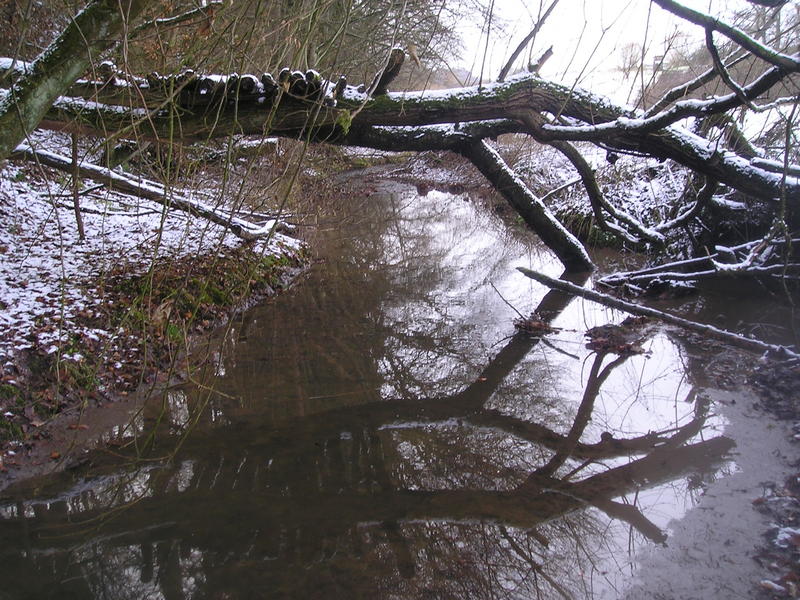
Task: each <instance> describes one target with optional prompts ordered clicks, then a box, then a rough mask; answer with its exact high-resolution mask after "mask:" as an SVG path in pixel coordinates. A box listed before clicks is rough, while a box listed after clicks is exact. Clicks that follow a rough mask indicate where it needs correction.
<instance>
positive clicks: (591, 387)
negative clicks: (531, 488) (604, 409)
mask: <svg viewBox="0 0 800 600" xmlns="http://www.w3.org/2000/svg"><path fill="white" fill-rule="evenodd" d="M604 358H605V354H604V353H599V354H596V355H595V357H594V362H593V363H592V368H591V370H590V372H589V380H588V381H587V382H586V389H585V390H584V392H583V398H582V399H581V404H580V406H579V407H578V412H577V413H576V415H575V419H574V420H573V422H572V427H570V430H569V433H568V434H567V437H566V439H565V440H564V445H563V447H562V448H561V449H560V450H559V451H558V452H556V453H555V455H554V456H553V457H552V458H551V459H550V460H549V461H548V462H547V464H546V465H544V466H543V467H541V468H539V469H537V470H536V474H537V475H544V476H546V477H552V476H553V474H554V473H555V472H556V471H557V470H558V468H559V467H560V466H561V465H563V464H564V463H565V462H566V460H567V459H568V458H569V457H570V456H572V454H573V452H575V447H576V446H577V445H578V441H579V440H580V438H581V435H583V431H584V430H585V429H586V426H587V425H588V424H589V420H590V419H591V417H592V412H593V411H594V401H595V400H596V399H597V394H598V393H599V392H600V386H602V385H603V383H605V381H606V379H608V376H609V375H611V372H612V371H613V370H614V369H616V368H617V367H618V366H619V365H621V364H622V363H624V362H625V361H626V360H628V357H627V356H618V357H617V358H616V359H614V360H613V361H611V362H610V363H608V365H606V367H605V368H604V369H603V370H602V371H600V366H601V365H602V364H603V359H604ZM598 371H599V373H598Z"/></svg>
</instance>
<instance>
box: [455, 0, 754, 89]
mask: <svg viewBox="0 0 800 600" xmlns="http://www.w3.org/2000/svg"><path fill="white" fill-rule="evenodd" d="M550 1H551V0H527V1H524V0H495V6H494V15H493V18H494V19H496V20H497V19H499V20H500V21H501V22H502V23H504V25H505V28H506V36H502V37H498V36H495V37H494V38H493V39H491V40H490V42H489V47H488V52H487V51H486V37H485V35H483V36H482V35H481V32H480V31H479V30H478V29H477V28H475V27H469V26H465V27H464V31H463V37H464V40H465V46H466V49H465V52H464V58H463V60H462V62H461V63H460V64H459V65H458V66H461V67H464V68H466V69H468V70H471V71H472V73H474V74H475V75H478V74H479V73H480V71H481V64H482V63H483V65H484V67H483V72H484V75H483V80H484V81H492V80H494V79H495V78H496V77H497V74H498V72H499V71H500V68H501V67H502V66H503V64H504V63H505V61H506V60H507V57H508V56H509V55H510V54H511V52H512V51H513V50H514V48H515V47H516V45H517V44H518V43H519V42H520V41H521V40H522V39H523V38H524V37H525V36H526V35H527V34H528V33H529V32H530V30H531V29H532V28H533V24H534V23H535V22H536V21H537V16H538V13H539V11H540V10H542V11H543V10H544V8H546V7H547V6H549V4H550ZM683 4H685V5H687V6H690V7H692V8H695V9H698V10H703V11H706V12H710V13H712V14H716V15H724V14H725V13H727V12H728V11H730V10H732V9H734V8H736V7H741V6H742V5H746V4H747V3H746V2H744V0H727V1H723V0H684V2H683ZM540 5H543V6H542V8H541V9H540ZM676 28H678V30H679V31H680V32H681V33H685V34H687V35H688V36H689V37H690V39H692V40H695V41H696V42H697V43H702V41H703V30H702V29H701V28H700V27H697V26H695V25H693V24H691V23H688V22H686V21H682V20H680V19H677V18H676V17H673V16H672V15H671V14H670V13H668V12H666V11H665V10H663V9H661V8H660V7H659V6H657V5H654V4H653V5H651V3H650V2H649V1H648V0H560V2H559V4H558V6H557V7H556V9H555V10H554V12H553V13H552V14H551V15H550V17H549V19H548V20H547V23H546V25H545V26H544V28H543V29H542V31H541V32H540V33H539V35H538V36H537V38H536V40H535V42H534V44H533V57H534V60H536V58H538V57H539V56H540V55H541V54H542V53H543V52H544V51H545V50H546V49H547V48H548V47H550V46H551V45H552V46H553V51H554V55H553V57H552V58H551V59H550V60H549V61H548V62H547V63H546V65H545V66H544V68H543V69H542V75H543V76H544V77H547V78H550V79H555V80H560V81H564V82H565V83H568V84H570V85H571V84H573V83H576V82H577V83H578V84H579V85H581V86H582V87H586V88H589V89H592V90H594V91H597V92H601V93H604V94H608V95H610V96H612V97H614V99H615V100H617V101H622V102H624V101H626V98H627V96H628V91H629V90H630V87H631V85H632V84H631V82H625V81H623V80H622V76H621V74H620V72H619V70H618V68H619V66H620V64H621V57H620V54H619V50H620V48H622V47H623V46H624V45H625V44H629V43H632V42H635V43H640V44H642V43H643V44H644V45H645V47H646V49H647V54H646V55H647V60H648V61H652V60H653V57H654V56H655V55H659V54H663V47H664V45H663V41H664V39H665V37H666V36H667V35H668V34H669V33H671V32H673V31H674V30H675V29H676ZM576 48H577V51H576ZM484 56H485V60H484ZM524 60H525V61H527V51H526V53H525V59H524ZM524 64H526V63H525V62H523V61H522V60H519V61H518V62H517V63H516V64H515V70H516V69H519V68H521V67H522V66H523V65H524Z"/></svg>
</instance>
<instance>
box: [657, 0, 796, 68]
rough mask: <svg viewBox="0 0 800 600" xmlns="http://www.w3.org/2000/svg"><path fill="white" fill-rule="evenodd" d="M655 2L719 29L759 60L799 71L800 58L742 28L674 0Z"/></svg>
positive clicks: (665, 8) (716, 29)
mask: <svg viewBox="0 0 800 600" xmlns="http://www.w3.org/2000/svg"><path fill="white" fill-rule="evenodd" d="M653 2H655V3H656V4H658V5H659V6H660V7H661V8H663V9H664V10H666V11H669V12H671V13H672V14H674V15H677V16H678V17H681V18H682V19H685V20H687V21H689V22H691V23H694V24H695V25H699V26H700V27H704V28H705V29H706V30H713V31H719V32H720V33H721V34H723V35H724V36H726V37H727V38H728V39H730V40H731V41H733V42H736V43H737V44H739V45H740V46H741V47H742V48H744V49H745V50H747V51H748V52H750V53H751V54H753V55H755V56H757V57H759V58H760V59H761V60H764V61H766V62H768V63H770V64H772V65H775V66H776V67H780V68H781V69H783V70H785V71H786V72H789V73H795V72H797V71H800V59H798V58H797V57H796V56H789V55H788V54H783V53H781V52H778V51H777V50H774V49H772V48H769V47H767V46H765V45H763V44H761V43H760V42H759V41H757V40H755V39H753V38H752V37H750V36H749V35H747V34H746V33H744V32H743V31H742V30H740V29H737V28H736V27H732V26H731V25H728V24H727V23H725V22H723V21H721V20H719V19H717V18H715V17H712V16H710V15H707V14H706V13H702V12H699V11H696V10H692V9H691V8H688V7H686V6H683V5H682V4H679V3H678V2H675V0H653Z"/></svg>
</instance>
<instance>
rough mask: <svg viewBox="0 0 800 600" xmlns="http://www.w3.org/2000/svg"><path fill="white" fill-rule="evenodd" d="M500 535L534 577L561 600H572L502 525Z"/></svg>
mask: <svg viewBox="0 0 800 600" xmlns="http://www.w3.org/2000/svg"><path fill="white" fill-rule="evenodd" d="M500 535H502V536H503V539H505V540H506V541H507V542H508V545H509V546H511V549H512V550H514V552H515V553H516V554H517V556H519V557H520V558H521V559H522V560H524V561H525V562H526V563H528V564H529V565H530V567H531V569H533V571H534V572H535V573H536V575H538V576H541V577H542V579H544V580H545V581H546V582H547V583H549V584H550V585H551V586H552V588H553V589H554V590H555V591H556V592H558V594H559V595H560V596H561V597H562V598H565V600H572V594H570V593H569V592H567V591H566V590H565V589H564V588H563V587H562V586H561V585H560V584H559V583H558V582H557V581H556V580H555V579H553V578H552V577H550V575H548V574H547V572H546V571H545V570H544V569H542V565H541V564H539V563H538V562H536V561H535V560H534V559H533V557H532V556H531V555H530V552H525V549H524V548H522V547H521V546H520V545H519V544H518V543H517V540H515V539H514V538H513V537H512V536H511V535H509V533H508V529H506V528H505V527H504V526H502V525H501V526H500Z"/></svg>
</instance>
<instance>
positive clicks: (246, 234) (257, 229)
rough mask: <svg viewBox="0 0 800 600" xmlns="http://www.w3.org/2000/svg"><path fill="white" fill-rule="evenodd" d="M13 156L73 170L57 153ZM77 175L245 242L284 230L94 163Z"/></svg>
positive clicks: (22, 150)
mask: <svg viewBox="0 0 800 600" xmlns="http://www.w3.org/2000/svg"><path fill="white" fill-rule="evenodd" d="M11 156H12V158H24V159H26V160H32V161H37V162H39V163H41V164H43V165H46V166H48V167H51V168H53V169H58V170H61V171H66V172H68V173H71V172H72V169H73V168H74V164H73V162H72V160H71V159H70V158H68V157H66V156H62V155H60V154H56V153H54V152H47V151H45V150H34V149H32V148H31V147H30V146H27V145H25V144H21V145H20V146H18V147H17V148H16V149H15V150H14V152H13V153H12V155H11ZM77 171H78V173H79V175H80V176H81V177H87V178H89V179H93V180H94V181H97V182H100V183H105V184H107V185H109V186H111V187H113V188H115V189H117V190H120V191H122V192H125V193H128V194H133V195H135V196H139V197H140V198H146V199H147V200H152V201H154V202H158V203H159V204H162V205H164V206H166V207H167V208H175V209H178V210H181V211H184V212H188V213H189V214H192V215H194V216H197V217H202V218H204V219H207V220H209V221H211V222H212V223H215V224H217V225H220V226H222V227H225V228H226V229H228V230H230V231H231V232H232V233H233V234H234V235H236V236H237V237H240V238H242V239H243V240H257V239H262V238H266V237H269V236H270V235H271V234H272V232H273V231H275V230H277V229H278V228H280V227H281V224H280V223H279V222H278V221H277V220H275V219H271V220H268V221H266V222H265V223H262V224H260V225H255V224H253V223H250V222H248V221H245V220H244V219H240V218H239V217H235V216H233V215H225V214H223V213H221V212H220V211H218V210H215V208H214V207H212V206H209V205H208V204H205V203H204V202H200V201H197V200H193V199H191V198H187V197H185V196H181V195H180V194H177V193H175V192H174V191H172V190H168V189H167V188H165V187H164V186H163V185H161V184H160V183H156V182H154V181H148V180H146V179H141V178H140V179H133V178H130V177H126V176H125V175H122V174H120V173H117V172H115V171H112V170H111V169H106V168H105V167H100V166H98V165H94V164H91V163H87V162H79V163H78V164H77Z"/></svg>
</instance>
